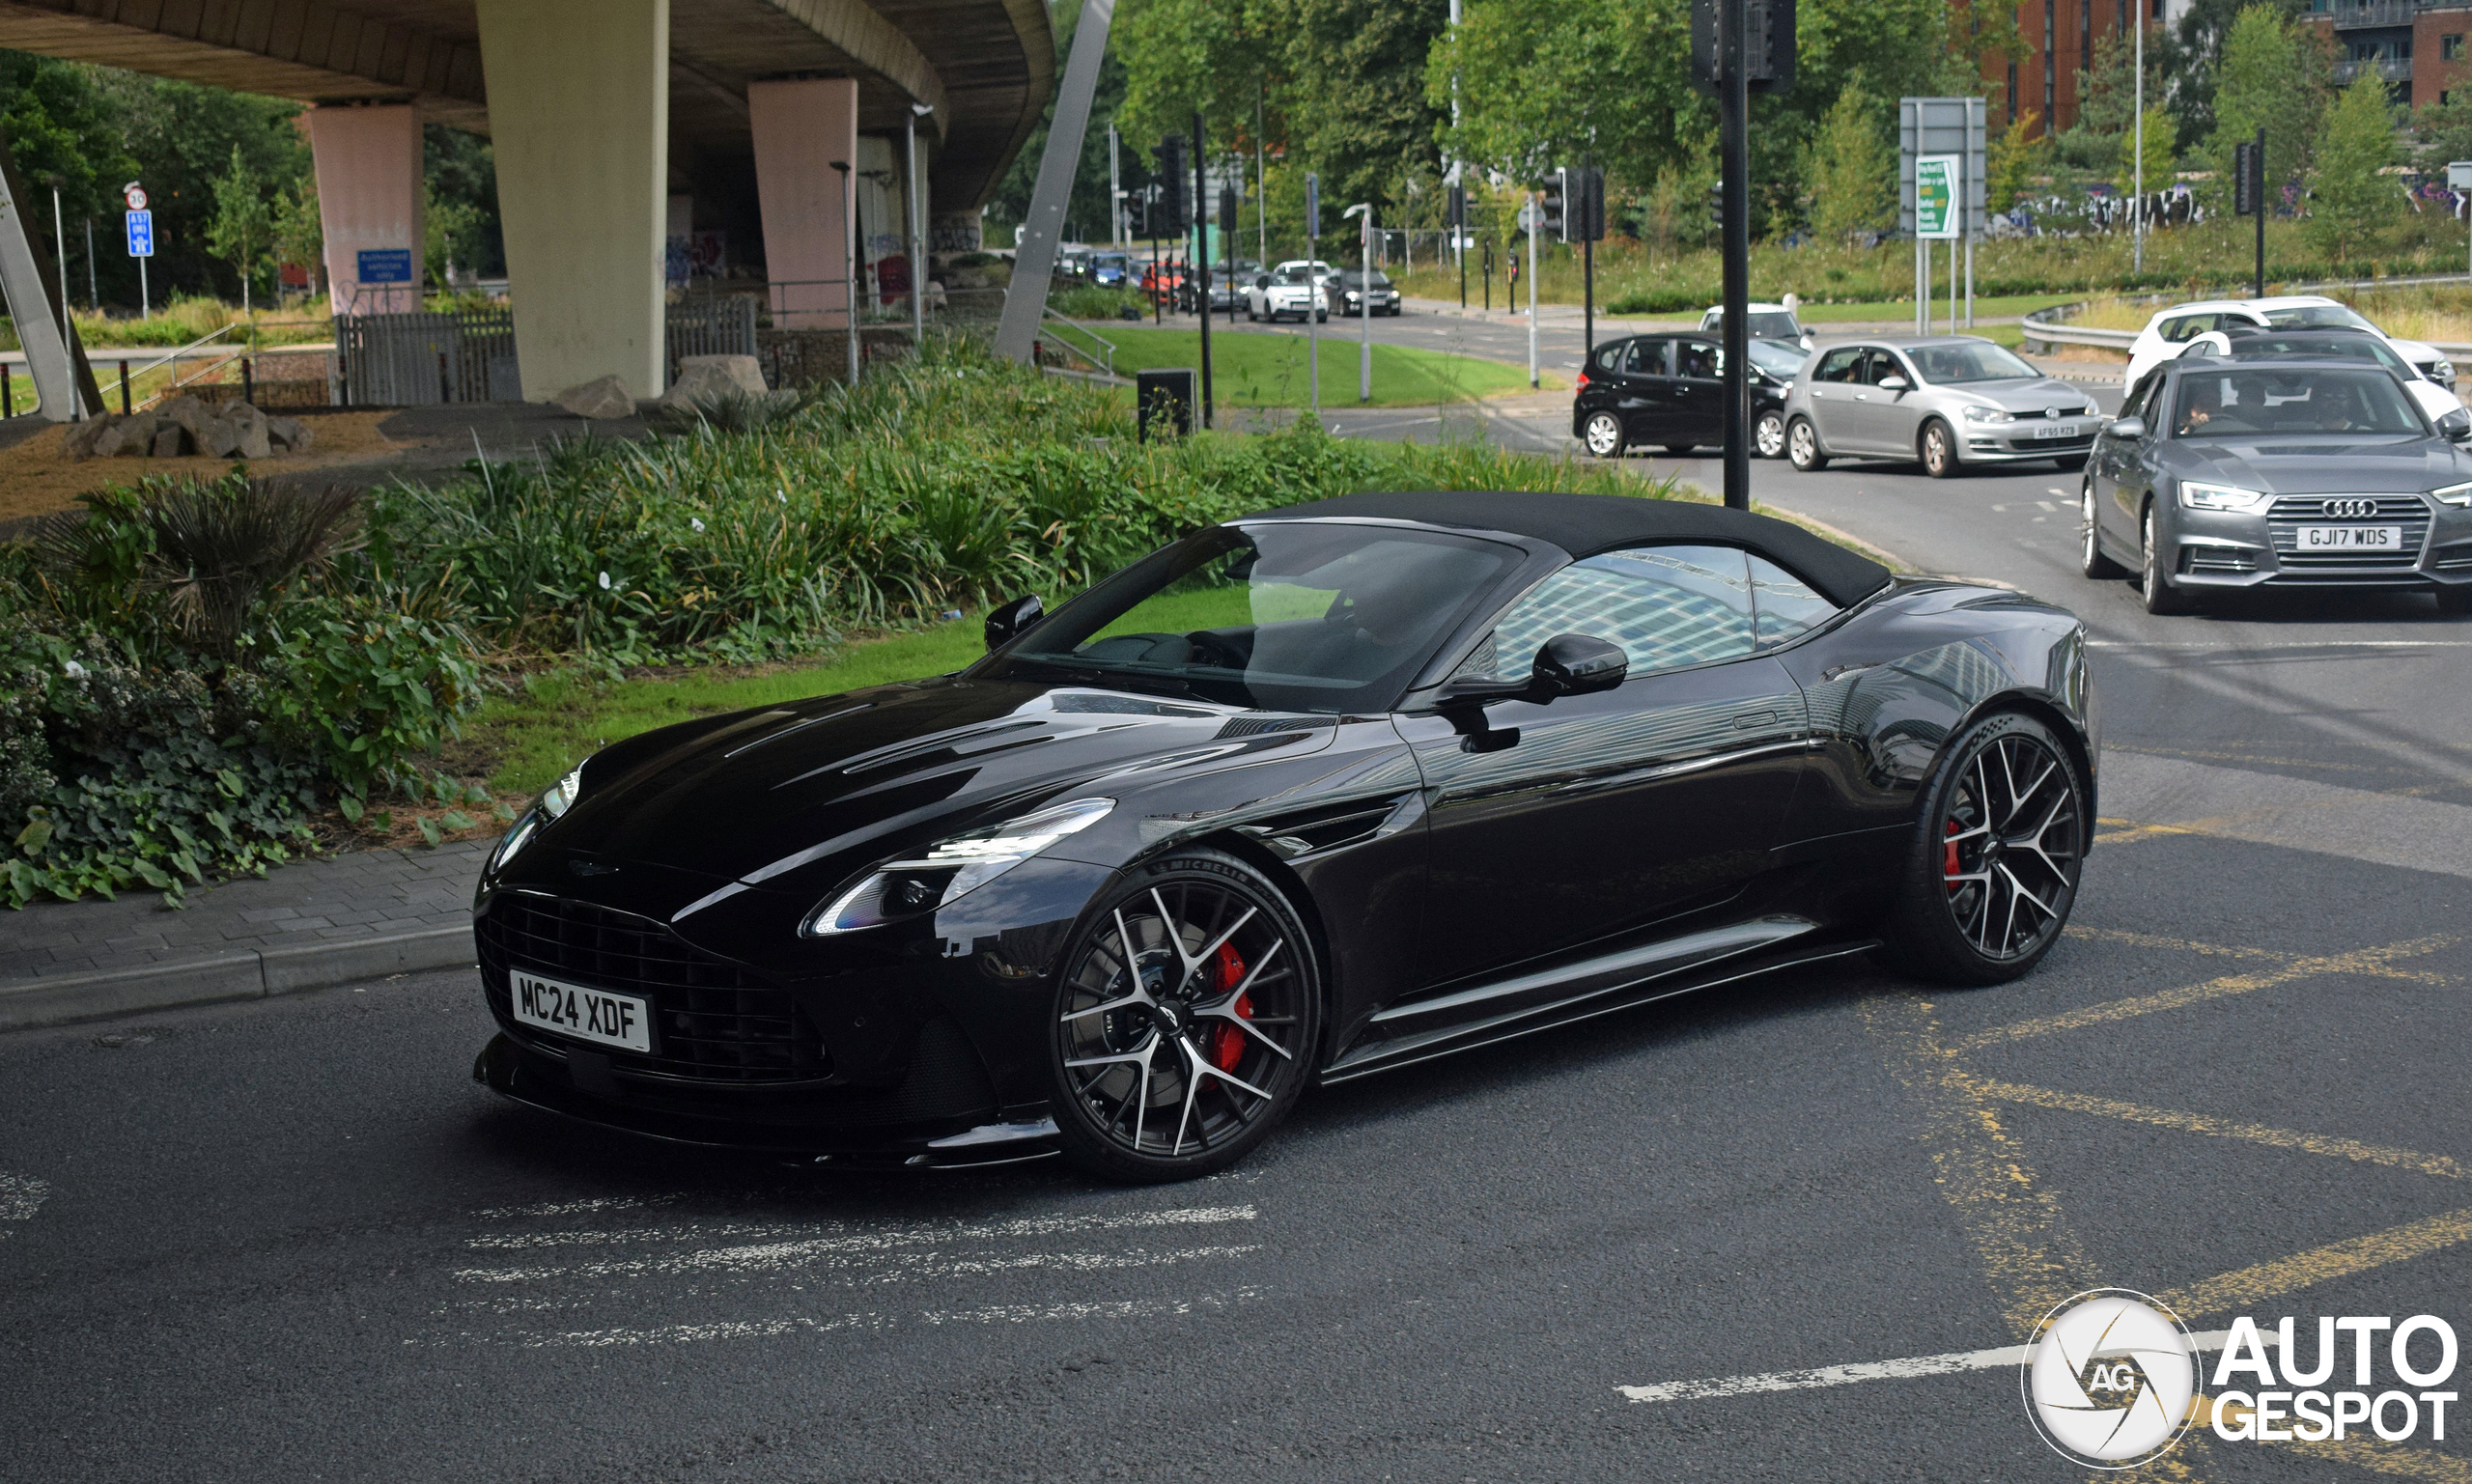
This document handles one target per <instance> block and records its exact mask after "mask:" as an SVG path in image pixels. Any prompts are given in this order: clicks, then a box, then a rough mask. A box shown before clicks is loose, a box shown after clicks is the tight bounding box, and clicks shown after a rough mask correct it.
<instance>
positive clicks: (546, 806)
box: [541, 763, 583, 820]
mask: <svg viewBox="0 0 2472 1484" xmlns="http://www.w3.org/2000/svg"><path fill="white" fill-rule="evenodd" d="M581 793H583V765H582V764H581V763H577V764H576V766H575V767H574V768H572V769H569V770H567V775H566V776H565V777H563V778H560V779H559V780H558V781H557V782H555V783H552V784H550V785H549V791H548V793H546V794H544V795H542V796H541V812H542V813H543V814H546V815H548V817H549V818H551V819H553V820H554V819H556V818H557V817H558V816H559V815H561V814H564V813H566V812H567V811H568V810H569V809H572V808H574V807H575V804H576V796H578V795H580V794H581Z"/></svg>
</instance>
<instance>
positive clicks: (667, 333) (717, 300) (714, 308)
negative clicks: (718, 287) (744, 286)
mask: <svg viewBox="0 0 2472 1484" xmlns="http://www.w3.org/2000/svg"><path fill="white" fill-rule="evenodd" d="M755 308H756V304H755V299H754V297H753V296H752V295H749V294H728V295H724V296H720V297H713V298H693V299H688V300H685V301H683V302H680V303H674V304H671V305H670V306H669V307H668V308H667V309H666V310H665V311H663V314H662V335H661V347H662V354H663V355H664V356H665V357H666V360H665V362H664V364H663V366H662V378H663V379H664V380H669V381H675V380H677V379H678V363H679V362H680V361H681V360H683V359H684V358H686V357H687V356H689V355H753V354H754V353H755Z"/></svg>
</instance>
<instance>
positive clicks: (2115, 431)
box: [2103, 417, 2146, 442]
mask: <svg viewBox="0 0 2472 1484" xmlns="http://www.w3.org/2000/svg"><path fill="white" fill-rule="evenodd" d="M2103 431H2104V432H2105V433H2108V434H2111V435H2112V436H2113V437H2116V438H2127V439H2128V440H2130V441H2131V442H2135V441H2136V440H2137V439H2139V438H2142V437H2144V436H2146V419H2145V418H2142V417H2115V418H2113V419H2112V425H2111V426H2110V427H2109V428H2106V429H2104V430H2103Z"/></svg>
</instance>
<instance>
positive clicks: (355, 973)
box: [0, 840, 492, 1030]
mask: <svg viewBox="0 0 2472 1484" xmlns="http://www.w3.org/2000/svg"><path fill="white" fill-rule="evenodd" d="M491 843H492V842H489V841H479V840H476V841H467V842H463V843H461V844H456V845H447V846H441V847H439V848H437V849H435V850H412V851H361V852H356V853H353V854H347V855H334V856H327V857H323V858H320V859H313V860H302V861H295V862H294V863H293V864H291V865H287V866H281V867H278V868H276V869H275V870H273V871H270V872H268V873H267V875H266V876H265V877H264V878H242V879H241V880H239V881H235V882H224V883H223V884H221V885H218V886H214V887H212V888H210V889H200V890H196V891H192V892H191V893H190V894H189V898H188V902H189V905H188V906H187V907H186V908H185V909H183V910H178V911H175V910H171V909H169V908H166V907H165V906H164V905H163V901H162V898H161V896H160V895H159V894H157V893H155V892H152V891H147V892H142V893H132V894H127V895H124V896H122V897H121V898H120V899H119V900H118V901H102V900H100V899H89V900H86V901H82V902H43V903H38V904H36V905H34V906H31V907H28V908H27V909H25V910H23V911H19V912H0V1030H9V1029H15V1028H19V1027H23V1026H28V1025H51V1024H61V1023H66V1022H72V1021H83V1020H97V1019H100V1018H102V1017H105V1016H112V1015H121V1014H126V1013H129V1012H131V1011H138V1010H158V1009H165V1008H169V1007H171V1006H174V1005H183V1004H196V1003H203V1002H205V1001H209V1000H219V999H244V998H255V997H257V996H259V995H263V994H289V993H292V992H294V991H298V990H310V989H323V988H325V987H327V986H330V985H336V984H344V983H348V982H350V981H351V980H355V979H364V978H372V977H376V976H379V975H382V974H388V973H402V972H408V971H410V970H414V969H428V968H446V967H452V966H457V965H462V964H469V963H471V962H472V935H471V917H470V911H469V909H470V904H471V900H472V888H473V885H474V883H475V882H477V881H478V879H479V877H480V873H481V864H482V861H483V860H484V858H485V857H486V856H487V854H488V853H489V851H490V849H491Z"/></svg>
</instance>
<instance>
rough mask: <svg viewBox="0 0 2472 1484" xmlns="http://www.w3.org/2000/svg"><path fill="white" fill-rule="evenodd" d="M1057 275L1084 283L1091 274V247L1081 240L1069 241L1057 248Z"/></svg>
mask: <svg viewBox="0 0 2472 1484" xmlns="http://www.w3.org/2000/svg"><path fill="white" fill-rule="evenodd" d="M1055 276H1056V277H1058V278H1061V279H1066V280H1069V281H1071V282H1074V283H1082V282H1085V281H1087V280H1088V278H1089V276H1090V249H1089V248H1087V247H1084V246H1082V244H1081V243H1079V242H1067V243H1064V244H1062V245H1061V246H1059V247H1057V248H1056V250H1055Z"/></svg>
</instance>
